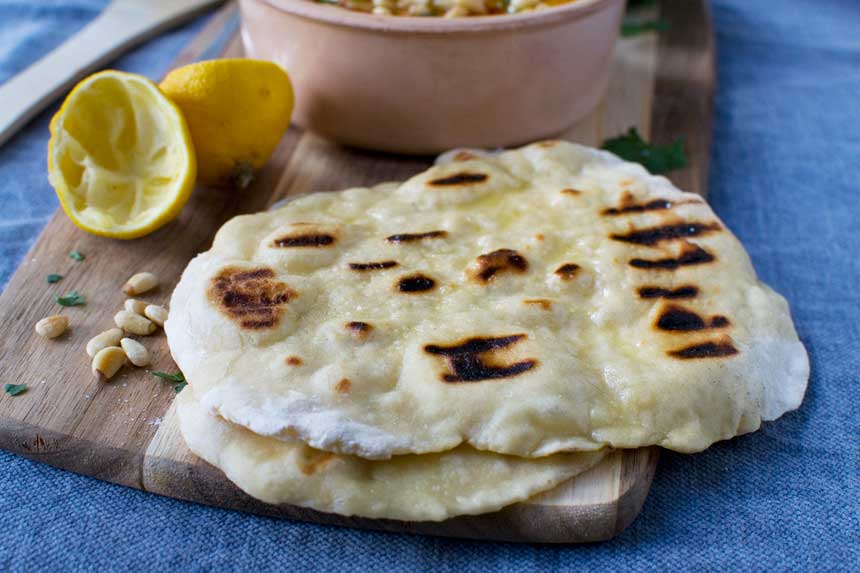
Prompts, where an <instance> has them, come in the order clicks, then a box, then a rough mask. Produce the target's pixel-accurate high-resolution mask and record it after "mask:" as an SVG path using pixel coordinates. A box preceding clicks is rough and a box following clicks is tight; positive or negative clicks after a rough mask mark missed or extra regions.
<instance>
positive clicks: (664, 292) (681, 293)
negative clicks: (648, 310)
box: [637, 285, 699, 300]
mask: <svg viewBox="0 0 860 573" xmlns="http://www.w3.org/2000/svg"><path fill="white" fill-rule="evenodd" d="M637 292H638V293H639V298H646V299H648V298H665V299H669V300H674V299H687V298H696V297H697V296H698V295H699V287H697V286H695V285H684V286H680V287H677V288H663V287H658V286H643V287H639V289H638V291H637Z"/></svg>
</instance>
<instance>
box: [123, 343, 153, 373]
mask: <svg viewBox="0 0 860 573" xmlns="http://www.w3.org/2000/svg"><path fill="white" fill-rule="evenodd" d="M119 343H120V345H121V346H122V349H123V350H125V355H126V356H128V360H129V362H131V363H132V364H134V365H135V366H146V365H147V364H149V363H150V361H151V360H152V359H151V357H150V356H149V351H148V350H147V349H146V347H145V346H144V345H143V344H141V343H140V342H138V341H137V340H132V339H131V338H123V339H122V340H120V341H119Z"/></svg>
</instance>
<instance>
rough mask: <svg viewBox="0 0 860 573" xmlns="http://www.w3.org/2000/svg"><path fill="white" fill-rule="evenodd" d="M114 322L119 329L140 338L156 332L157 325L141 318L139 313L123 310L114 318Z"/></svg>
mask: <svg viewBox="0 0 860 573" xmlns="http://www.w3.org/2000/svg"><path fill="white" fill-rule="evenodd" d="M113 321H114V322H115V323H116V325H117V326H118V327H120V328H121V329H123V330H125V331H126V332H130V333H132V334H137V335H139V336H146V335H147V334H152V333H153V332H155V324H154V323H153V322H151V321H150V320H149V319H148V318H145V317H143V316H140V315H139V314H137V313H134V312H131V311H128V310H121V311H119V312H118V313H116V314H115V315H114V317H113Z"/></svg>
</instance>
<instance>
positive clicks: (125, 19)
mask: <svg viewBox="0 0 860 573" xmlns="http://www.w3.org/2000/svg"><path fill="white" fill-rule="evenodd" d="M212 3H213V2H200V1H197V2H188V3H186V4H185V6H184V7H183V8H181V9H177V8H172V9H168V10H166V11H165V10H158V9H154V8H155V7H156V6H158V5H159V4H162V3H160V2H153V3H151V4H149V6H147V3H146V2H112V3H111V4H109V5H108V7H107V8H105V10H104V11H103V12H102V13H101V14H99V15H98V16H97V17H96V18H95V19H94V20H93V21H92V22H90V23H89V24H88V25H87V26H86V27H85V28H83V29H82V30H81V31H80V32H78V33H77V34H75V35H74V36H72V37H71V38H69V40H67V41H66V42H65V43H64V44H62V45H61V46H59V47H58V48H57V49H55V50H54V51H52V52H51V53H49V54H48V55H46V56H45V57H43V58H42V59H41V60H39V61H38V62H36V63H35V64H33V65H32V66H30V67H29V68H27V69H26V70H24V71H23V72H21V73H20V74H18V75H16V76H14V77H12V78H11V79H10V80H8V81H7V82H6V83H4V84H3V85H0V145H3V144H4V143H5V142H6V141H7V140H8V139H9V138H10V137H11V136H12V135H13V134H14V133H15V132H16V131H17V130H18V129H20V128H21V127H23V126H24V124H26V123H27V122H28V121H29V120H30V119H32V118H33V117H34V116H35V115H36V114H38V113H39V112H40V111H42V110H43V109H44V108H45V107H46V106H47V105H48V104H50V103H51V102H52V101H53V100H54V99H55V98H56V97H57V96H59V95H60V94H62V93H63V92H65V91H66V90H68V89H69V87H70V86H72V85H73V84H74V83H75V82H77V81H79V80H80V79H81V78H83V77H84V76H85V75H86V74H87V73H88V72H90V71H91V70H93V69H94V68H96V67H98V66H100V65H103V64H105V63H107V62H109V61H111V60H112V59H114V58H115V57H117V56H118V55H119V54H120V53H122V52H123V51H124V50H125V49H126V48H128V47H129V46H130V45H132V44H134V43H136V42H140V41H142V40H144V39H146V38H148V37H151V36H152V35H155V34H157V33H158V32H160V31H162V30H164V29H165V28H168V27H170V26H172V25H174V24H176V23H177V22H179V21H180V20H181V19H183V18H185V17H190V16H192V15H195V14H197V13H198V12H199V11H200V9H201V8H204V7H206V6H208V5H209V4H212ZM173 4H174V6H175V5H179V6H182V3H173ZM165 12H166V13H165Z"/></svg>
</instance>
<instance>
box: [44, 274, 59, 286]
mask: <svg viewBox="0 0 860 573" xmlns="http://www.w3.org/2000/svg"><path fill="white" fill-rule="evenodd" d="M45 280H47V281H48V283H49V284H54V283H58V282H60V281H61V280H63V275H55V274H50V275H48V277H47V278H46V279H45Z"/></svg>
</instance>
